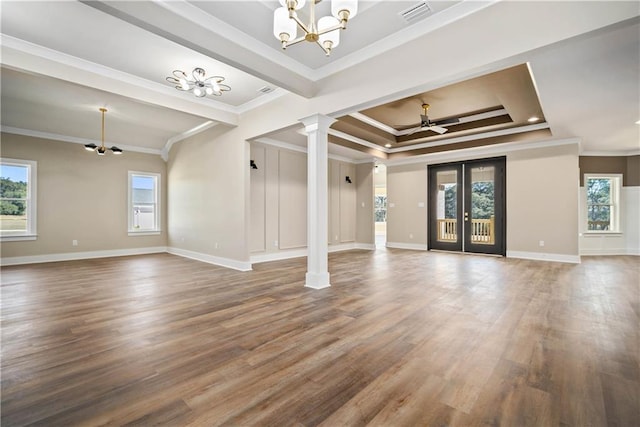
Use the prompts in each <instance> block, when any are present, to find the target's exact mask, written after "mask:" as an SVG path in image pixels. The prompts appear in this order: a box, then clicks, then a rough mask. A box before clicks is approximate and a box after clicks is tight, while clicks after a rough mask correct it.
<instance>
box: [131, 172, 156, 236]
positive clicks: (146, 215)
mask: <svg viewBox="0 0 640 427" xmlns="http://www.w3.org/2000/svg"><path fill="white" fill-rule="evenodd" d="M159 232H160V174H157V173H145V172H129V235H140V234H149V233H151V234H157V233H159Z"/></svg>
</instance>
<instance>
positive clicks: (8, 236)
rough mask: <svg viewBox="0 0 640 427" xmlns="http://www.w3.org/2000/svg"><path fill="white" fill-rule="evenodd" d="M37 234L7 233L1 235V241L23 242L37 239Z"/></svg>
mask: <svg viewBox="0 0 640 427" xmlns="http://www.w3.org/2000/svg"><path fill="white" fill-rule="evenodd" d="M37 239H38V235H37V234H13V235H12V234H5V235H4V236H0V242H21V241H26V240H37Z"/></svg>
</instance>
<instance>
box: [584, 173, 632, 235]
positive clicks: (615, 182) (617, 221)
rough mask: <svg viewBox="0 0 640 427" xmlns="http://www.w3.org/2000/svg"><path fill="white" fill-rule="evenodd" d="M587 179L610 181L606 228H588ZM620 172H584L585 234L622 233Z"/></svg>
mask: <svg viewBox="0 0 640 427" xmlns="http://www.w3.org/2000/svg"><path fill="white" fill-rule="evenodd" d="M589 179H609V180H610V181H611V191H610V196H611V204H610V205H609V206H611V209H610V212H611V213H610V225H609V229H608V230H589V186H588V180H589ZM621 194H622V174H618V173H586V174H584V203H585V205H584V210H585V211H584V212H585V217H584V230H585V233H586V234H620V233H622V220H623V218H622V203H621Z"/></svg>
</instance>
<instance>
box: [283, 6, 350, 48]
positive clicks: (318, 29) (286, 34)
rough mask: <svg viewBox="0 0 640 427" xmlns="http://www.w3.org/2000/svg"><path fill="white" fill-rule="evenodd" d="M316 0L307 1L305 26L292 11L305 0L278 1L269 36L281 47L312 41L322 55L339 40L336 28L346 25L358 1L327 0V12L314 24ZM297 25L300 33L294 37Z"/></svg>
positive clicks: (299, 7) (298, 8) (344, 27)
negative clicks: (328, 4)
mask: <svg viewBox="0 0 640 427" xmlns="http://www.w3.org/2000/svg"><path fill="white" fill-rule="evenodd" d="M318 1H320V0H309V3H310V5H309V25H305V24H304V23H303V22H302V21H301V20H300V19H299V18H298V14H297V13H296V10H300V9H302V8H303V7H304V6H305V4H306V2H307V0H280V4H281V5H282V6H283V7H279V8H277V9H276V10H275V11H274V13H273V35H274V36H275V37H276V39H278V40H280V43H282V48H283V49H286V48H287V47H289V46H291V45H294V44H297V43H300V42H302V41H308V42H315V43H317V44H318V46H320V48H322V50H323V51H324V53H325V55H326V56H329V55H330V54H331V50H332V49H333V48H334V47H336V46H338V44H339V43H340V30H344V29H346V28H347V21H348V20H349V19H351V18H353V17H355V16H356V13H357V12H358V0H331V14H332V15H333V16H323V17H322V18H320V19H319V20H318V23H317V24H316V17H315V6H316V3H317V2H318ZM298 27H300V28H301V29H302V31H303V32H304V35H302V36H301V37H298V38H296V37H297V28H298Z"/></svg>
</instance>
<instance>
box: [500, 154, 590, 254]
mask: <svg viewBox="0 0 640 427" xmlns="http://www.w3.org/2000/svg"><path fill="white" fill-rule="evenodd" d="M578 175H579V173H578V145H577V144H576V145H573V144H572V145H562V146H558V147H548V148H540V149H533V150H522V151H514V152H512V153H509V154H507V251H508V252H507V255H509V252H529V253H532V252H537V253H541V254H558V255H569V256H578V212H579V211H578V182H579V181H578V179H579V176H578ZM540 241H544V246H540Z"/></svg>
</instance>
